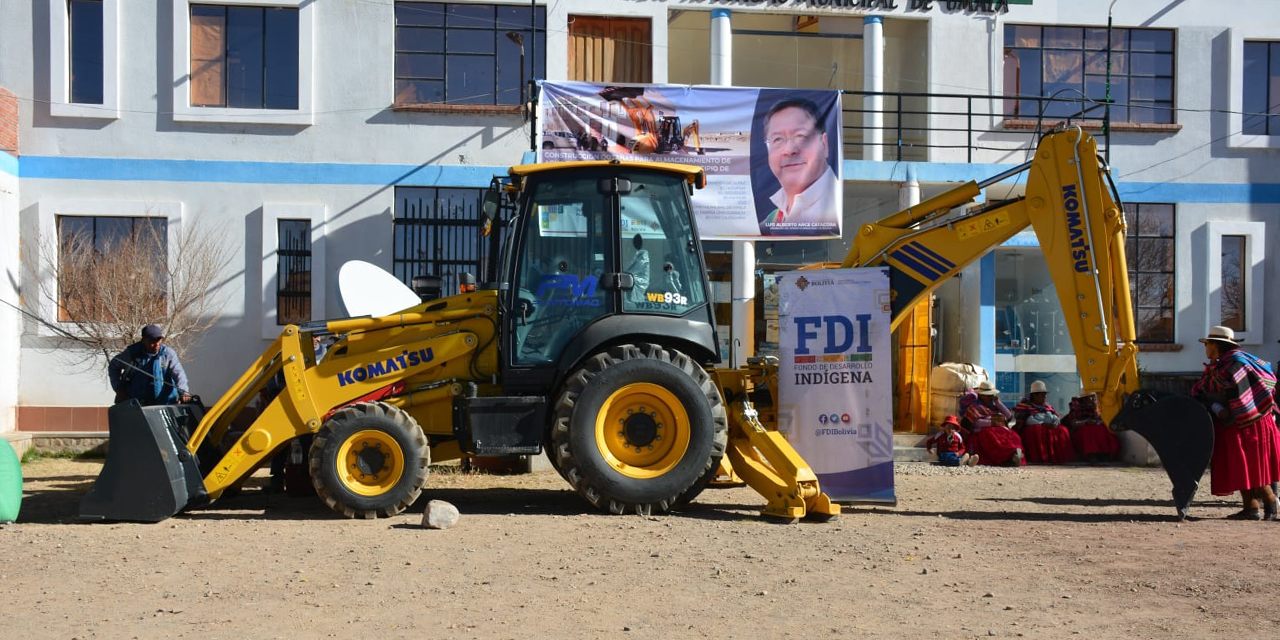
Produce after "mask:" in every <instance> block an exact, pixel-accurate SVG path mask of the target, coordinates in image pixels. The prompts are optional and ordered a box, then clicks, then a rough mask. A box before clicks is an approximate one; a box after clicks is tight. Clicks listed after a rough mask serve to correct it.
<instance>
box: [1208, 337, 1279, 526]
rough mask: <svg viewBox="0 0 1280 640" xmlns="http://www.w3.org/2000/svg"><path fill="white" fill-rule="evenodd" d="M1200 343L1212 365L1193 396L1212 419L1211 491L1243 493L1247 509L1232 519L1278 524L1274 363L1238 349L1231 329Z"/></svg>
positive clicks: (1277, 435)
mask: <svg viewBox="0 0 1280 640" xmlns="http://www.w3.org/2000/svg"><path fill="white" fill-rule="evenodd" d="M1200 342H1203V343H1204V352H1205V356H1206V357H1208V358H1209V362H1208V363H1207V364H1205V366H1204V374H1203V375H1201V376H1200V381H1199V382H1197V383H1196V384H1195V386H1193V387H1192V388H1191V395H1193V396H1195V398H1196V399H1197V400H1199V401H1200V402H1202V403H1204V404H1205V406H1207V407H1208V408H1209V412H1210V413H1212V414H1213V427H1214V439H1213V458H1212V461H1211V463H1210V469H1211V473H1212V481H1211V484H1210V489H1211V490H1212V491H1213V495H1215V496H1225V495H1231V494H1232V493H1234V492H1236V491H1239V492H1240V499H1241V503H1242V505H1243V508H1242V509H1241V510H1240V511H1239V512H1238V513H1234V514H1232V515H1230V516H1227V517H1228V518H1230V519H1233V520H1261V519H1263V518H1264V517H1265V518H1266V519H1267V520H1275V519H1276V513H1277V503H1276V494H1275V492H1274V491H1273V490H1272V488H1271V483H1273V482H1275V481H1277V480H1280V431H1277V430H1276V420H1275V411H1276V397H1275V396H1276V376H1275V373H1274V372H1273V371H1272V369H1271V365H1270V363H1268V362H1266V361H1264V360H1261V359H1259V358H1258V357H1257V356H1254V355H1253V354H1250V353H1248V352H1246V351H1245V350H1244V349H1241V348H1240V344H1239V343H1238V342H1236V339H1235V333H1234V332H1233V331H1232V330H1231V328H1230V327H1214V328H1212V329H1210V330H1209V335H1208V337H1205V338H1201V339H1200ZM1259 505H1261V507H1262V510H1261V511H1259Z"/></svg>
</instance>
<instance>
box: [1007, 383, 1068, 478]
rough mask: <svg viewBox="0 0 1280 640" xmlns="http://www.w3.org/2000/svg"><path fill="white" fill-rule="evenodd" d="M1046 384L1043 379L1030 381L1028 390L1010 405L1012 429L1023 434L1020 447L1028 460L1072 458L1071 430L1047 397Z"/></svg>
mask: <svg viewBox="0 0 1280 640" xmlns="http://www.w3.org/2000/svg"><path fill="white" fill-rule="evenodd" d="M1048 396H1049V388H1048V387H1046V386H1045V384H1044V382H1041V381H1040V380H1036V381H1035V382H1032V383H1031V393H1029V394H1027V397H1025V398H1023V399H1022V401H1021V402H1019V403H1018V404H1017V405H1015V406H1014V407H1013V416H1014V418H1015V419H1016V422H1015V424H1014V427H1013V430H1014V431H1017V432H1018V435H1020V436H1021V437H1022V448H1023V451H1024V452H1025V453H1026V456H1027V462H1028V463H1030V464H1067V463H1068V462H1075V460H1076V455H1075V451H1073V450H1072V446H1071V433H1070V432H1069V431H1067V428H1066V427H1064V426H1062V419H1061V418H1060V417H1059V416H1058V412H1057V411H1056V410H1054V408H1053V405H1051V404H1049V403H1048V402H1047V401H1046V399H1047V398H1048Z"/></svg>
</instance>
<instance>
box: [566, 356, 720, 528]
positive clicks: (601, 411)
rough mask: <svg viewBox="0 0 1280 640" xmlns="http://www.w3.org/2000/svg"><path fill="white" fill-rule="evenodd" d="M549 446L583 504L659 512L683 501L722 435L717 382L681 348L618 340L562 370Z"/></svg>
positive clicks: (704, 473) (715, 459) (699, 481)
mask: <svg viewBox="0 0 1280 640" xmlns="http://www.w3.org/2000/svg"><path fill="white" fill-rule="evenodd" d="M555 410H556V415H555V422H554V424H553V426H552V433H551V444H552V450H551V451H550V452H549V453H550V456H551V457H552V458H553V459H554V460H555V461H556V462H555V466H556V468H557V469H558V470H559V471H560V472H561V475H563V476H564V477H565V479H566V480H568V481H569V484H571V485H573V488H574V489H576V490H577V491H578V493H580V494H582V496H583V497H584V498H586V499H587V501H588V502H590V503H591V504H593V505H595V506H597V507H599V508H601V509H605V510H608V511H610V512H612V513H617V514H622V513H637V514H642V515H645V514H649V513H651V512H652V511H657V512H659V513H665V512H667V511H670V510H672V509H675V508H679V507H681V506H683V505H685V504H687V503H688V502H690V501H692V500H693V498H694V497H696V496H697V495H698V494H699V493H700V492H701V491H702V489H703V488H705V487H706V485H707V482H709V481H710V480H711V478H712V476H713V475H714V472H715V469H716V467H717V466H718V465H719V464H720V459H721V458H722V457H723V456H724V450H725V446H726V445H727V444H728V419H727V416H726V413H725V409H724V403H723V401H722V400H721V398H720V392H719V391H718V390H717V389H716V388H715V385H714V384H713V383H712V381H711V378H710V376H708V375H707V372H706V371H704V370H703V369H702V367H701V366H700V365H699V364H698V363H697V362H695V361H694V360H692V359H691V358H689V356H687V355H685V354H683V353H681V352H679V351H676V350H674V349H665V348H663V347H662V346H659V345H656V344H642V345H638V346H637V345H622V346H619V347H615V348H613V349H611V350H610V351H609V352H608V353H601V354H597V355H595V356H592V357H591V358H588V359H587V361H586V362H585V363H584V364H582V365H581V366H580V367H579V368H578V369H577V370H575V371H574V372H573V373H572V374H570V376H569V378H568V379H567V381H566V382H565V386H564V390H563V391H562V392H561V394H560V396H559V398H558V400H557V402H556V407H555Z"/></svg>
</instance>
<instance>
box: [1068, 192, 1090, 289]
mask: <svg viewBox="0 0 1280 640" xmlns="http://www.w3.org/2000/svg"><path fill="white" fill-rule="evenodd" d="M1062 208H1063V209H1065V210H1066V212H1067V233H1068V234H1070V241H1071V259H1072V260H1074V261H1075V268H1076V272H1077V273H1086V272H1088V271H1089V238H1087V237H1085V235H1084V227H1083V226H1082V225H1081V223H1080V195H1079V194H1078V193H1076V185H1074V184H1069V185H1067V186H1065V187H1063V188H1062Z"/></svg>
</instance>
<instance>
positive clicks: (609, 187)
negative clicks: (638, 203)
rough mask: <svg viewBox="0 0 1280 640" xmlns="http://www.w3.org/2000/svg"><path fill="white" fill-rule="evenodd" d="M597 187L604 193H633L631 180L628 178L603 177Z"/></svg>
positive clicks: (622, 194) (621, 194) (623, 194)
mask: <svg viewBox="0 0 1280 640" xmlns="http://www.w3.org/2000/svg"><path fill="white" fill-rule="evenodd" d="M596 189H597V190H599V192H600V193H603V194H610V195H612V194H617V195H620V196H625V195H627V194H628V193H631V181H630V180H628V179H626V178H617V177H614V178H601V179H600V183H599V184H598V185H597V186H596Z"/></svg>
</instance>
